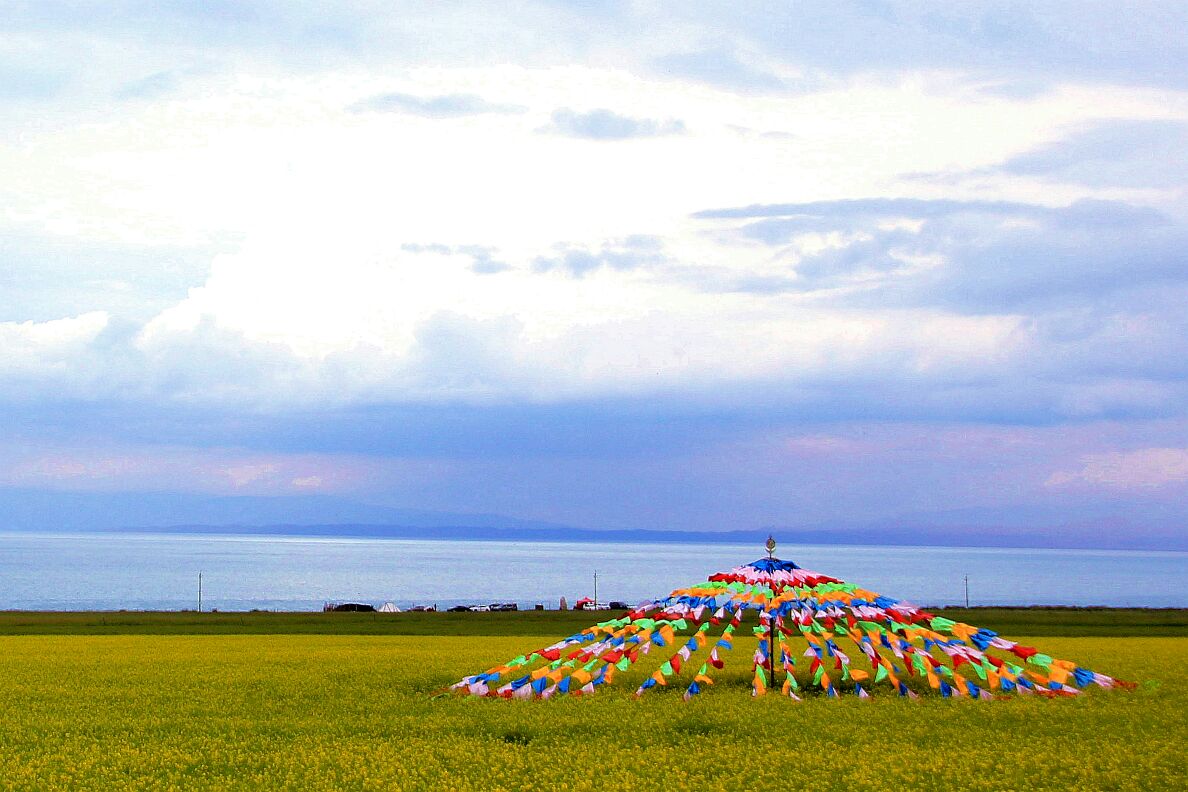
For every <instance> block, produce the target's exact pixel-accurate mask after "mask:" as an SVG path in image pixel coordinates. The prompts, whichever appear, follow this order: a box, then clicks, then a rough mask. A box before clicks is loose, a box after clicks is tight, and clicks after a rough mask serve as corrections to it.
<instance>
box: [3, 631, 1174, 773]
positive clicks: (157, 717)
mask: <svg viewBox="0 0 1188 792" xmlns="http://www.w3.org/2000/svg"><path fill="white" fill-rule="evenodd" d="M491 616H492V615H491V614H484V615H483V617H484V618H490V617H491ZM351 618H352V619H354V618H357V617H351ZM531 618H539V619H541V621H540V622H537V623H536V624H539V625H540V626H542V627H545V628H546V629H545V630H544V632H545V633H546V634H548V635H550V636H551V635H553V634H554V633H555V632H556V630H555V628H556V627H557V626H559V625H560V623H561V617H560V616H558V615H546V616H533V617H531ZM566 618H568V617H566ZM983 621H984V620H983ZM450 623H453V622H441V624H450ZM496 623H497V622H494V621H488V622H483V623H482V624H486V625H488V627H486V628H489V625H492V624H496ZM521 623H524V624H527V623H529V622H526V621H525V622H521ZM457 624H463V623H462V622H458V623H457ZM562 632H564V630H562ZM548 640H550V639H549V638H542V637H531V636H528V637H525V636H515V635H504V636H483V637H469V636H429V637H418V636H375V635H71V636H64V635H34V636H7V637H0V789H14V790H15V789H39V790H58V789H105V788H121V789H171V788H173V789H212V790H213V789H218V790H223V789H258V788H271V789H276V788H290V789H309V790H319V789H327V790H328V789H335V790H337V789H401V790H416V789H457V790H479V789H482V790H488V789H490V790H500V789H507V790H511V789H524V790H535V789H570V790H581V789H586V790H602V789H608V788H627V789H633V790H649V789H671V790H685V789H692V790H698V791H699V792H700V791H701V790H705V791H706V792H709V791H710V790H727V789H730V790H733V789H777V788H784V787H793V788H803V789H814V790H817V789H821V790H828V789H839V790H857V789H871V788H885V789H896V790H904V789H913V790H915V789H935V790H949V789H954V788H963V789H1033V790H1068V789H1078V790H1083V789H1119V790H1126V789H1183V788H1188V764H1186V763H1185V762H1184V749H1183V746H1184V744H1185V740H1186V739H1188V727H1186V725H1185V718H1184V712H1185V711H1186V709H1188V684H1186V682H1185V671H1184V669H1185V668H1186V667H1188V662H1186V661H1188V639H1185V638H1166V637H1164V638H1159V637H1142V638H1101V637H1080V638H1070V637H1047V638H1044V637H1036V638H1032V639H1030V640H1031V641H1032V642H1033V643H1034V644H1035V645H1036V646H1039V647H1042V648H1043V649H1044V650H1045V651H1050V652H1051V653H1053V654H1055V655H1057V656H1060V657H1065V658H1068V659H1071V660H1076V661H1078V662H1081V663H1084V664H1086V665H1088V666H1090V667H1093V668H1096V669H1098V670H1100V671H1103V672H1105V673H1108V674H1112V675H1116V676H1118V677H1122V678H1128V679H1133V680H1136V681H1138V682H1139V683H1140V685H1139V687H1138V689H1137V690H1135V691H1133V692H1124V691H1117V690H1116V691H1106V690H1100V689H1096V688H1090V689H1088V690H1087V691H1086V692H1085V693H1083V694H1082V695H1081V696H1079V697H1076V698H1072V699H1056V700H1047V699H1041V698H1039V697H1027V698H1023V697H1016V696H1013V695H1010V696H1007V697H1004V698H1001V699H999V700H995V701H990V702H979V701H969V700H966V699H961V700H952V699H940V698H936V697H934V696H928V697H922V698H921V699H920V700H918V701H907V700H903V699H900V698H897V697H895V696H894V695H891V693H890V691H888V690H887V689H886V688H885V687H884V686H882V685H877V686H874V693H875V697H874V698H872V699H871V700H869V701H860V700H858V699H856V698H854V697H853V696H849V695H847V696H846V697H844V698H842V699H841V700H832V699H826V698H823V697H821V696H820V695H807V696H806V699H805V701H803V702H802V703H795V702H792V701H789V700H787V699H784V698H780V697H778V696H774V695H769V696H767V697H764V698H762V699H752V698H751V697H750V696H749V694H748V687H747V684H748V678H749V662H748V655H749V653H750V651H751V649H752V648H753V642H751V641H750V640H749V639H747V638H740V639H739V640H738V645H737V646H736V648H735V649H734V651H733V652H731V653H730V656H728V658H727V667H726V669H725V671H723V672H720V675H719V676H718V677H717V678H716V684H715V685H713V686H712V687H711V688H709V689H708V690H707V691H706V692H705V693H704V694H702V695H701V696H698V697H696V698H695V699H694V700H693V701H691V702H688V703H685V702H683V701H681V695H680V694H681V687H678V686H677V685H675V684H674V685H673V686H671V687H669V688H660V689H658V690H656V691H653V692H651V693H649V694H648V695H646V696H645V697H644V698H642V699H640V700H638V701H636V700H633V699H632V698H631V695H630V694H631V692H632V690H633V688H634V686H635V684H638V681H639V679H640V678H642V676H643V674H644V673H646V669H645V670H643V671H641V672H633V673H632V674H624V675H622V677H621V678H620V679H618V680H616V682H615V684H614V685H613V686H611V687H610V688H608V689H606V690H604V691H602V692H600V693H598V694H597V695H595V696H589V697H582V698H559V699H554V700H551V701H543V702H542V701H523V702H521V701H499V700H495V701H492V700H481V699H472V698H465V697H447V698H437V699H434V698H431V695H430V694H431V693H432V692H433V691H435V690H437V689H439V688H440V687H441V686H443V685H445V684H448V683H450V682H452V681H454V680H455V679H457V678H458V677H460V676H462V675H464V674H467V673H471V672H474V671H477V670H481V669H483V668H485V667H488V666H490V665H492V664H494V663H497V662H500V661H502V660H504V659H506V658H509V657H512V656H514V655H516V654H519V653H521V652H524V651H525V650H530V649H533V648H535V647H537V646H539V645H541V644H542V643H544V642H546V641H548ZM648 660H649V661H658V660H659V658H657V657H649V658H648Z"/></svg>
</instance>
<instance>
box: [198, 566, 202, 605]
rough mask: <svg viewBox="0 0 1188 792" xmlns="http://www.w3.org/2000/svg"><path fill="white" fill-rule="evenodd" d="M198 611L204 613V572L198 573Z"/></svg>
mask: <svg viewBox="0 0 1188 792" xmlns="http://www.w3.org/2000/svg"><path fill="white" fill-rule="evenodd" d="M198 612H199V613H202V573H201V572H199V573H198Z"/></svg>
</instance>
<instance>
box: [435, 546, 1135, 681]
mask: <svg viewBox="0 0 1188 792" xmlns="http://www.w3.org/2000/svg"><path fill="white" fill-rule="evenodd" d="M774 547H775V543H774V541H773V540H771V539H769V540H768V554H769V557H768V558H763V559H760V560H758V561H755V562H754V563H751V564H746V565H743V566H739V567H735V568H734V569H731V570H730V571H729V572H721V573H718V574H714V575H711V576H710V577H709V578H708V579H707V580H705V581H703V582H701V583H698V584H696V585H693V586H689V587H687V588H681V589H677V590H676V591H673V592H672V593H671V594H669V595H668V596H667V597H664V598H663V599H659V600H655V601H652V602H647V603H644V604H642V605H640V606H638V607H637V608H635V609H634V610H632V611H630V612H629V613H627V614H626V615H624V616H622V617H621V618H617V619H610V620H608V621H604V622H600V623H598V624H595V625H593V626H591V627H588V628H586V629H585V630H582V631H581V632H579V633H576V634H574V635H571V636H569V637H568V638H565V639H563V640H561V641H558V642H556V643H554V644H551V645H549V646H545V647H542V648H540V649H537V650H536V651H534V652H530V653H528V654H525V655H520V656H519V657H515V658H512V659H511V660H509V661H507V662H506V663H504V664H502V665H498V666H495V667H494V668H490V669H488V670H486V671H484V672H482V673H480V674H474V675H472V676H468V677H464V678H463V679H462V680H460V681H459V682H457V683H455V684H454V685H452V686H451V687H450V688H449V690H451V691H453V692H456V693H461V694H469V695H472V696H492V697H502V698H521V699H526V698H542V699H548V698H551V697H553V696H558V695H571V696H577V695H588V694H591V693H594V692H595V691H597V690H598V688H599V687H601V686H603V685H609V684H611V683H612V682H613V681H614V678H615V675H616V674H620V673H623V672H626V671H628V670H629V669H631V668H632V667H633V666H635V664H636V663H638V662H639V659H640V657H642V656H646V655H649V654H651V653H653V652H659V653H662V654H661V656H662V657H664V659H663V661H662V662H661V663H660V665H659V667H658V668H656V670H655V671H653V672H652V673H651V674H650V675H649V676H647V677H646V678H645V679H644V680H643V682H642V683H641V684H640V685H639V687H638V689H637V690H636V692H635V695H636V696H637V697H638V696H642V695H643V694H645V693H646V692H647V691H649V690H651V689H653V688H656V687H667V686H670V685H673V684H677V683H678V681H680V680H681V679H682V678H683V679H688V682H687V684H685V683H684V682H683V681H681V682H680V684H685V690H684V698H685V699H686V700H688V699H690V698H692V697H693V696H696V695H698V694H700V693H702V692H703V691H704V690H705V689H706V688H707V687H709V686H711V685H713V684H714V675H715V673H716V672H717V671H718V670H720V669H722V668H723V667H724V666H725V657H726V656H727V654H728V653H729V652H730V651H731V650H732V649H733V647H734V639H735V631H736V630H738V629H739V627H740V626H741V625H742V622H743V619H744V616H745V615H746V613H747V612H748V611H756V612H757V619H758V626H756V627H753V631H754V633H755V635H756V636H757V638H758V642H757V643H758V646H757V648H756V649H755V652H754V654H753V655H752V657H751V670H752V674H753V676H752V680H751V693H752V695H754V696H763V695H766V694H767V693H768V692H772V691H775V690H776V689H778V691H779V693H780V695H783V696H786V697H788V698H791V699H794V700H797V701H799V700H800V695H799V694H800V693H801V692H802V689H801V684H802V683H801V682H800V681H798V678H797V677H798V675H797V670H798V668H800V669H802V673H801V674H800V677H801V678H802V679H804V680H811V681H808V682H806V684H807V685H809V686H810V687H811V688H813V689H816V690H818V691H821V692H823V693H824V694H825V695H827V696H830V697H835V698H836V697H839V696H841V695H843V694H850V695H855V696H857V697H858V698H869V697H870V696H871V694H872V693H874V691H875V690H876V689H877V688H880V687H882V688H885V689H889V690H891V691H894V692H895V693H897V694H898V695H900V696H905V697H907V698H916V697H917V696H918V693H917V692H916V691H917V690H920V691H929V690H931V691H933V692H935V693H939V694H940V695H941V696H944V697H954V698H960V697H967V698H971V699H990V698H992V697H993V696H994V695H995V694H1038V695H1041V696H1048V697H1058V696H1075V695H1077V694H1078V693H1079V692H1080V689H1081V688H1083V687H1085V686H1087V685H1097V686H1099V687H1103V688H1114V687H1121V688H1125V689H1132V688H1133V687H1134V684H1133V683H1129V682H1123V681H1121V680H1117V679H1114V678H1112V677H1109V676H1106V675H1105V674H1101V673H1098V672H1096V671H1092V670H1090V669H1088V668H1084V667H1082V666H1080V665H1077V664H1076V663H1073V662H1071V661H1068V660H1061V659H1058V658H1055V657H1051V656H1049V655H1047V654H1044V653H1042V652H1040V651H1039V650H1038V649H1035V648H1033V647H1030V646H1023V645H1021V644H1019V643H1016V642H1014V641H1011V640H1008V639H1006V638H1003V637H1002V636H1000V635H998V634H997V633H996V632H994V631H993V630H988V629H985V628H980V627H974V626H971V625H968V624H964V623H962V622H958V621H953V620H951V619H947V618H944V617H942V616H937V615H934V614H932V613H928V612H927V611H924V610H922V609H920V608H918V607H916V606H914V605H910V604H908V603H906V602H902V601H900V600H896V599H892V598H890V597H885V596H882V595H880V594H876V593H874V592H871V591H867V590H865V589H863V588H860V587H858V586H856V585H853V584H851V583H846V582H844V581H842V580H839V579H837V578H834V577H830V576H828V575H823V574H820V573H818V572H813V571H811V570H807V569H803V568H801V567H799V566H797V565H796V564H794V563H792V562H791V561H781V560H779V559H778V558H774V557H771V553H772V552H773V551H774ZM802 645H803V646H804V649H803V651H801V650H800V646H802ZM707 648H708V651H706V650H707ZM695 658H700V660H698V659H695ZM798 663H800V664H801V665H798ZM781 675H782V680H781V679H779V677H780V676H781ZM689 677H691V679H689Z"/></svg>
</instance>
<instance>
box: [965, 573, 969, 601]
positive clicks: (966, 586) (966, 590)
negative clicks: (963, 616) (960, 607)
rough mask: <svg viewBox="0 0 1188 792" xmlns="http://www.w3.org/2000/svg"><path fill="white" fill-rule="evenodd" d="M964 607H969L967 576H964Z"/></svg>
mask: <svg viewBox="0 0 1188 792" xmlns="http://www.w3.org/2000/svg"><path fill="white" fill-rule="evenodd" d="M965 607H966V608H968V607H969V575H966V576H965Z"/></svg>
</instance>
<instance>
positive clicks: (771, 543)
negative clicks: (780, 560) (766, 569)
mask: <svg viewBox="0 0 1188 792" xmlns="http://www.w3.org/2000/svg"><path fill="white" fill-rule="evenodd" d="M775 548H776V543H775V537H774V536H772V535H771V534H768V535H767V557H768V558H775Z"/></svg>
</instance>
